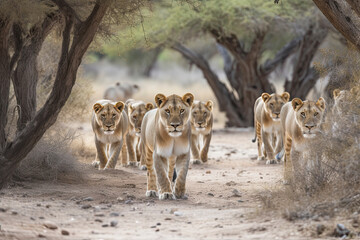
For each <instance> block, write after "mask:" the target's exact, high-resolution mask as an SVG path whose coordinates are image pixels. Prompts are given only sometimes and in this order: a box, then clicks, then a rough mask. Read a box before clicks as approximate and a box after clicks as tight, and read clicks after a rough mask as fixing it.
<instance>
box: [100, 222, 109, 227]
mask: <svg viewBox="0 0 360 240" xmlns="http://www.w3.org/2000/svg"><path fill="white" fill-rule="evenodd" d="M101 226H102V227H108V226H109V224H107V223H105V224H103V225H101Z"/></svg>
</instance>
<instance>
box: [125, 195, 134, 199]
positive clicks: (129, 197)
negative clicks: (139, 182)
mask: <svg viewBox="0 0 360 240" xmlns="http://www.w3.org/2000/svg"><path fill="white" fill-rule="evenodd" d="M126 197H127V199H130V200H134V199H136V197H135V196H134V195H127V196H126Z"/></svg>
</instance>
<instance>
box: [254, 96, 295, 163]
mask: <svg viewBox="0 0 360 240" xmlns="http://www.w3.org/2000/svg"><path fill="white" fill-rule="evenodd" d="M289 98H290V94H289V93H287V92H284V93H283V94H281V95H280V94H276V93H273V94H271V95H270V94H268V93H263V94H262V95H261V97H259V98H258V99H257V100H256V102H255V106H254V113H255V114H254V124H255V130H256V131H255V134H256V135H255V139H254V140H253V142H255V141H256V138H257V141H258V160H264V159H265V158H266V159H267V161H266V164H273V163H277V161H276V159H275V154H277V153H279V152H280V151H281V149H282V147H283V143H282V137H281V124H280V111H281V108H282V107H283V105H284V104H285V103H287V102H288V101H289ZM263 143H264V150H263V148H262V144H263Z"/></svg>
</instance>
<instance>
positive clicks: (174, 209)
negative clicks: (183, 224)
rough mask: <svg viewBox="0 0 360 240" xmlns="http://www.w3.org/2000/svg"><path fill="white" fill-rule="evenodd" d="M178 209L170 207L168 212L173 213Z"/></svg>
mask: <svg viewBox="0 0 360 240" xmlns="http://www.w3.org/2000/svg"><path fill="white" fill-rule="evenodd" d="M177 210H178V209H177V208H172V209H170V214H173V213H174V212H176V211H177Z"/></svg>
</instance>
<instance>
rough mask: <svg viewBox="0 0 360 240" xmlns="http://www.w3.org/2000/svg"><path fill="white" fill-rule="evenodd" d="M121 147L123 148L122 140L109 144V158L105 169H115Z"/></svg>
mask: <svg viewBox="0 0 360 240" xmlns="http://www.w3.org/2000/svg"><path fill="white" fill-rule="evenodd" d="M122 147H123V141H122V140H121V141H119V142H115V143H112V144H110V158H109V161H108V163H107V164H106V166H105V168H112V169H113V168H115V166H116V163H117V160H118V158H119V155H120V151H121V148H122Z"/></svg>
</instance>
